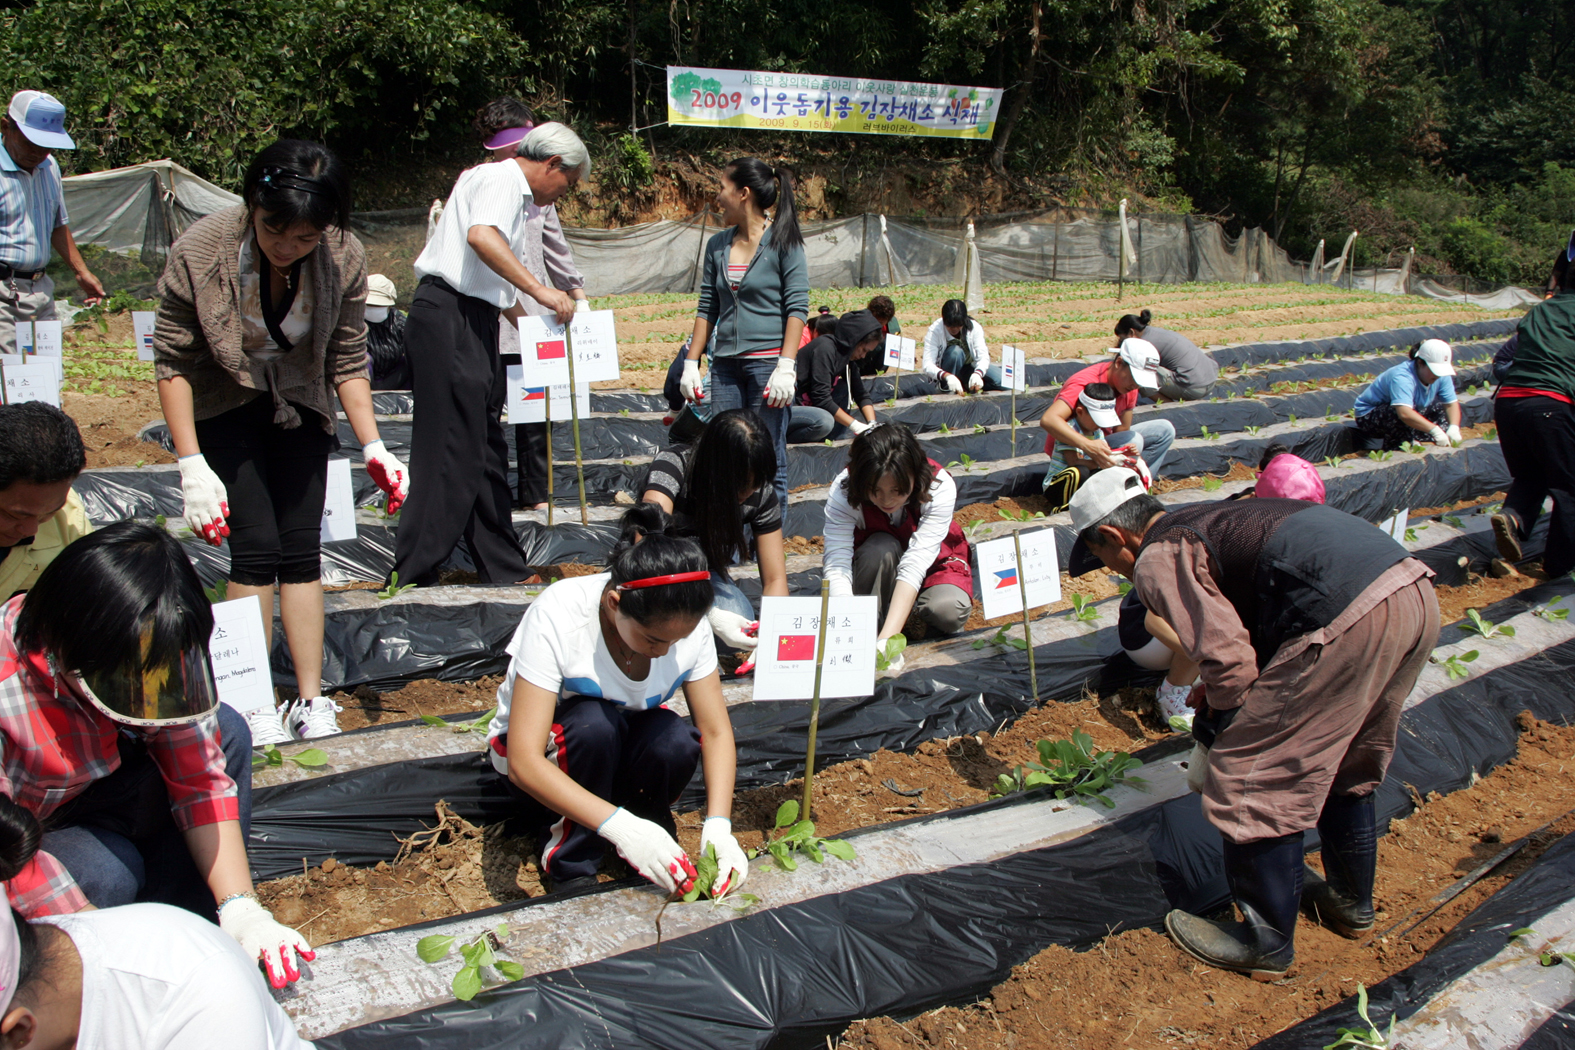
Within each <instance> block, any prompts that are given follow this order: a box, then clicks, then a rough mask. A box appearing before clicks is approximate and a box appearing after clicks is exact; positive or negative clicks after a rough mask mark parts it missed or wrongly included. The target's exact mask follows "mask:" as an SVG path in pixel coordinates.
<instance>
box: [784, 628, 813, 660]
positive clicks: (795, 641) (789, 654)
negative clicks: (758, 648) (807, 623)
mask: <svg viewBox="0 0 1575 1050" xmlns="http://www.w3.org/2000/svg"><path fill="white" fill-rule="evenodd" d="M814 658H815V636H814V635H812V634H784V635H781V636H779V637H778V638H777V659H778V660H780V661H784V662H785V661H788V660H813V659H814Z"/></svg>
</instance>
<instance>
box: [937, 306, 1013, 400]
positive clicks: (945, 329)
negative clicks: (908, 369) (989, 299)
mask: <svg viewBox="0 0 1575 1050" xmlns="http://www.w3.org/2000/svg"><path fill="white" fill-rule="evenodd" d="M924 374H925V375H927V376H929V377H930V381H931V382H933V383H934V384H935V385H936V387H937V388H938V392H939V393H943V394H945V393H952V394H961V393H964V392H966V393H970V394H977V393H979V391H981V390H1000V389H1002V387H1001V366H1000V365H996V366H994V367H991V365H990V348H989V346H988V345H987V344H986V343H985V341H984V329H983V328H982V327H981V326H980V325H979V322H978V321H975V320H974V319H973V318H972V317H969V316H968V304H967V303H965V302H963V301H962V300H961V299H948V300H946V302H945V303H944V304H943V305H942V306H941V316H940V317H938V318H937V319H936V320H935V323H934V324H932V325H930V330H929V331H928V332H926V333H925V335H924Z"/></svg>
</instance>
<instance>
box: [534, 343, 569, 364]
mask: <svg viewBox="0 0 1575 1050" xmlns="http://www.w3.org/2000/svg"><path fill="white" fill-rule="evenodd" d="M567 356H568V353H567V351H565V350H564V347H563V340H562V339H542V340H538V341H537V343H536V360H538V361H559V360H562V359H563V358H565V357H567Z"/></svg>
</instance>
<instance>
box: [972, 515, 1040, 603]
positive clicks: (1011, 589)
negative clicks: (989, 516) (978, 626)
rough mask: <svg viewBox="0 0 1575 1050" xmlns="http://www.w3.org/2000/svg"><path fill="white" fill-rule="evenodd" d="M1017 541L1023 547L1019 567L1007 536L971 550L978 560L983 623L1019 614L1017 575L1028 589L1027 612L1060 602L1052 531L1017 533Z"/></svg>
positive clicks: (1021, 598)
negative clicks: (976, 554) (1021, 560)
mask: <svg viewBox="0 0 1575 1050" xmlns="http://www.w3.org/2000/svg"><path fill="white" fill-rule="evenodd" d="M1018 541H1019V542H1021V543H1022V545H1023V563H1022V565H1020V566H1019V565H1018V564H1017V548H1016V544H1015V543H1014V542H1013V540H1012V537H1010V536H1008V537H1006V538H1005V539H1000V540H986V541H984V542H983V543H980V544H976V545H975V546H974V550H975V551H976V552H977V553H978V556H979V598H980V600H981V601H982V602H983V603H984V618H985V619H986V620H994V619H995V618H997V617H1000V616H1011V615H1013V614H1014V613H1020V612H1022V611H1023V592H1022V590H1021V589H1020V588H1019V586H1018V575H1019V573H1020V574H1021V575H1022V579H1023V584H1024V585H1025V586H1026V587H1027V588H1028V607H1029V608H1030V609H1037V608H1039V607H1040V606H1042V605H1049V604H1051V603H1052V602H1058V601H1060V600H1061V567H1060V564H1059V563H1058V562H1057V560H1056V553H1055V530H1054V529H1040V530H1038V531H1036V532H1025V533H1021V534H1020V535H1019V536H1018Z"/></svg>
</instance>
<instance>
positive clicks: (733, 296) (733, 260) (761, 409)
mask: <svg viewBox="0 0 1575 1050" xmlns="http://www.w3.org/2000/svg"><path fill="white" fill-rule="evenodd" d="M779 187H780V188H779ZM716 203H717V207H718V209H719V210H720V211H721V212H722V220H723V221H724V222H726V223H727V224H728V229H725V230H723V231H722V232H721V233H718V234H717V235H716V236H715V237H712V238H711V240H710V242H709V243H707V244H706V250H705V269H704V272H703V275H702V279H701V283H700V305H699V308H698V309H697V310H696V313H695V327H694V335H693V337H692V338H691V339H690V340H689V351H688V356H687V357H686V358H685V360H684V365H683V376H682V378H681V379H680V380H679V386H680V388H681V389H682V391H683V395H684V397H685V398H687V399H688V400H689V401H694V402H698V401H700V400H701V399H702V398H703V397H705V396H706V393H705V391H704V390H703V388H702V387H701V381H700V355H701V354H702V353H703V352H705V351H706V350H709V351H710V353H711V384H710V386H711V389H710V395H709V396H710V407H711V412H712V414H713V415H714V414H715V413H717V412H725V411H727V410H728V409H732V408H745V409H750V410H752V411H754V412H756V413H758V414H759V415H760V418H761V421H762V422H764V423H765V426H766V430H767V431H768V432H769V433H770V435H771V440H772V443H773V444H774V445H775V446H776V450H777V476H776V490H777V500H778V501H779V502H780V503H781V505H782V507H783V509H784V510H785V509H786V508H787V496H788V494H787V428H788V413H789V412H790V409H789V407H788V406H789V405H790V404H791V403H792V401H793V393H794V389H795V387H796V386H797V384H798V371H797V365H796V363H795V358H796V357H797V355H798V344H799V333H800V332H802V331H803V329H804V322H805V320H806V319H807V318H808V317H809V272H808V269H807V268H806V266H805V263H804V237H803V234H801V233H800V232H799V228H798V213H797V211H796V209H795V208H794V206H793V176H792V175H791V174H790V173H789V172H788V171H787V169H785V168H776V169H773V168H771V166H770V165H768V164H766V162H765V161H762V160H757V159H756V158H754V157H743V158H740V159H739V160H735V161H733V162H732V163H731V164H729V165H728V166H727V167H726V168H724V169H723V171H722V179H721V184H720V186H719V187H718V189H717V195H716ZM772 206H775V207H776V215H775V220H774V221H773V220H771V219H767V218H766V210H767V209H769V208H771V207H772Z"/></svg>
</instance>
